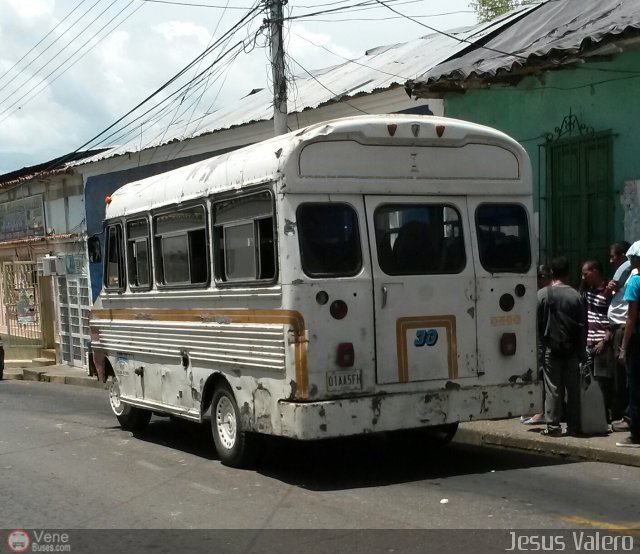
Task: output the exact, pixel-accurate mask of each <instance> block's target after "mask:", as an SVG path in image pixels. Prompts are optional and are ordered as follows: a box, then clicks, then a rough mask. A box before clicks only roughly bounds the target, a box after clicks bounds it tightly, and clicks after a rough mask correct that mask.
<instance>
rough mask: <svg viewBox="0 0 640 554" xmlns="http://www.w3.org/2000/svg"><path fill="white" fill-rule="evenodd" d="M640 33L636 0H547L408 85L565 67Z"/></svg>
mask: <svg viewBox="0 0 640 554" xmlns="http://www.w3.org/2000/svg"><path fill="white" fill-rule="evenodd" d="M638 34H640V2H639V1H638V0H548V1H547V2H545V3H543V4H540V5H538V6H536V7H535V8H534V9H533V10H531V11H530V12H529V13H527V14H526V15H525V16H524V17H522V18H521V19H519V20H518V21H515V22H514V23H513V24H512V25H509V26H505V27H503V29H502V30H501V31H500V33H498V34H497V35H496V36H494V37H493V38H491V39H490V40H488V41H487V42H486V43H483V44H482V45H481V46H483V47H479V46H478V47H476V48H474V49H472V50H470V51H469V52H467V53H465V54H464V55H462V56H460V57H458V58H456V59H452V60H449V61H447V62H444V63H442V64H440V65H438V66H435V67H433V68H431V69H428V70H427V71H426V72H424V73H423V74H421V75H420V76H419V77H418V78H417V79H415V80H414V81H413V82H412V83H410V86H411V88H413V89H414V91H415V92H417V94H418V95H419V91H420V89H421V88H426V87H428V86H429V85H435V84H436V83H438V84H444V83H446V82H447V81H464V80H466V79H469V78H473V77H479V78H491V77H493V76H496V75H499V74H501V73H507V72H512V71H517V70H518V69H520V68H523V67H527V66H530V65H534V64H540V63H543V64H544V66H545V67H549V66H553V65H557V64H561V63H562V62H564V61H566V60H567V59H568V58H572V57H575V56H576V55H581V54H584V53H586V52H589V51H592V50H593V49H594V48H598V47H600V46H602V45H604V44H606V43H608V42H611V41H612V40H616V39H619V38H623V37H624V38H627V37H629V36H637V35H638Z"/></svg>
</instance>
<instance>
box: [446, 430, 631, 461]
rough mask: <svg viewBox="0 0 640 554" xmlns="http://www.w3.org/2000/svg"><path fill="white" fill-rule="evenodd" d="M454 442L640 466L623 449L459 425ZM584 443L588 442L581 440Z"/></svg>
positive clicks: (579, 459) (556, 456) (578, 459)
mask: <svg viewBox="0 0 640 554" xmlns="http://www.w3.org/2000/svg"><path fill="white" fill-rule="evenodd" d="M454 440H455V441H456V442H458V443H462V444H468V445H472V446H487V447H491V448H504V449H508V450H516V451H520V452H529V453H534V454H539V455H541V456H548V457H555V458H564V459H571V460H576V461H589V462H605V463H610V464H620V465H626V466H633V467H640V456H638V455H637V454H631V453H630V452H628V451H625V449H620V450H608V449H604V448H598V447H596V446H592V445H589V444H584V445H572V444H567V443H563V442H561V441H562V439H548V440H547V439H543V440H541V439H537V438H529V437H521V436H515V435H509V434H506V433H503V432H502V433H501V432H495V433H492V432H488V431H484V430H479V429H470V428H464V427H463V426H461V427H460V428H459V429H458V432H457V433H456V436H455V438H454ZM582 440H588V439H582Z"/></svg>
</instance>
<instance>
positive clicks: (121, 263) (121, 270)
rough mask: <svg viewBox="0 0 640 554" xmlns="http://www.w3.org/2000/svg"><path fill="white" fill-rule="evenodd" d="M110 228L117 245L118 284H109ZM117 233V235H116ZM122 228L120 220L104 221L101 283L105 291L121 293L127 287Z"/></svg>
mask: <svg viewBox="0 0 640 554" xmlns="http://www.w3.org/2000/svg"><path fill="white" fill-rule="evenodd" d="M111 229H115V232H116V239H118V238H119V240H118V241H117V246H118V254H117V256H118V278H119V281H120V283H119V284H118V286H113V285H109V283H108V277H109V270H108V268H109V257H110V254H111V240H110V232H111ZM118 233H119V237H118ZM124 236H125V235H124V228H123V225H122V221H109V222H107V223H105V237H106V240H105V252H104V264H103V269H102V284H103V286H104V290H105V291H107V292H119V293H122V292H124V291H125V290H126V288H127V270H126V258H125V252H124V250H126V248H124Z"/></svg>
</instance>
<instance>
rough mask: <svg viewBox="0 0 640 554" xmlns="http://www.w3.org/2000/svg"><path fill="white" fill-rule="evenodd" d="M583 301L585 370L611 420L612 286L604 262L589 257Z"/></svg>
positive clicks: (583, 285)
mask: <svg viewBox="0 0 640 554" xmlns="http://www.w3.org/2000/svg"><path fill="white" fill-rule="evenodd" d="M582 290H583V293H582V294H583V302H584V306H585V311H586V314H587V356H586V363H585V370H588V371H589V372H590V373H591V374H592V375H593V376H594V377H595V379H596V381H597V382H598V384H599V385H600V389H601V390H602V394H603V396H604V404H605V408H606V411H607V421H608V422H609V423H611V407H612V402H613V359H612V350H611V345H610V343H609V336H610V335H609V318H608V311H609V304H610V303H611V290H610V289H609V288H607V281H606V279H605V278H604V273H603V270H602V264H601V263H600V262H599V261H597V260H588V261H586V262H584V264H582Z"/></svg>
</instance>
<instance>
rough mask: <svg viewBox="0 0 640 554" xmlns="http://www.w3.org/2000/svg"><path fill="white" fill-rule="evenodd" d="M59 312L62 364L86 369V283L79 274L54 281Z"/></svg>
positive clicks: (87, 343)
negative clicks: (55, 282)
mask: <svg viewBox="0 0 640 554" xmlns="http://www.w3.org/2000/svg"><path fill="white" fill-rule="evenodd" d="M57 288H58V306H59V313H60V316H59V317H60V319H59V321H60V324H59V329H60V355H61V358H62V360H63V362H64V363H66V364H68V365H72V366H76V367H88V358H87V352H88V345H89V342H90V333H89V310H90V309H91V306H90V304H89V301H90V299H89V282H88V279H87V278H86V277H85V276H82V275H66V276H59V277H58V279H57Z"/></svg>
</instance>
